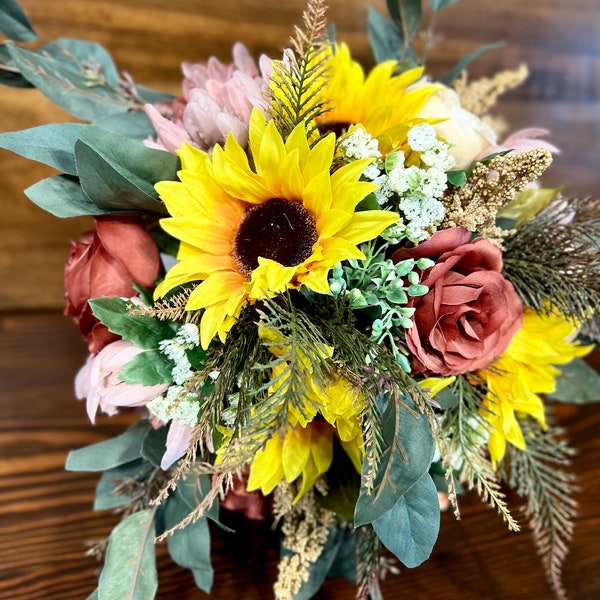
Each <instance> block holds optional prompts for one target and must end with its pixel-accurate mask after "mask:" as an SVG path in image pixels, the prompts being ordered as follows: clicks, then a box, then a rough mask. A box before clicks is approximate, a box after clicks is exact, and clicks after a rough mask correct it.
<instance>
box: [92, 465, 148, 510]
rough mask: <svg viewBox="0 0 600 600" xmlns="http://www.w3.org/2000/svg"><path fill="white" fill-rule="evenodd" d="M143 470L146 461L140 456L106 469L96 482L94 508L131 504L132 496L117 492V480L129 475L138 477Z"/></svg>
mask: <svg viewBox="0 0 600 600" xmlns="http://www.w3.org/2000/svg"><path fill="white" fill-rule="evenodd" d="M143 470H144V461H143V460H142V459H139V458H138V459H136V460H132V461H131V462H128V463H125V464H123V465H119V466H118V467H114V468H112V469H108V470H106V471H104V473H102V476H101V477H100V479H99V480H98V483H97V484H96V497H95V498H94V510H107V509H112V508H117V507H119V506H125V505H126V504H129V503H130V502H131V496H129V495H128V494H123V493H118V494H116V493H115V481H116V480H118V479H123V478H128V477H137V476H138V475H139V474H140V473H141V472H142V471H143Z"/></svg>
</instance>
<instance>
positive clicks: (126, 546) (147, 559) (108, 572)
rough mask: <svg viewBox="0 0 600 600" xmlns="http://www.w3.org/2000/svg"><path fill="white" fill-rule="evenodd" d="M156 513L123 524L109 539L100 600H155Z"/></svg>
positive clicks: (136, 515)
mask: <svg viewBox="0 0 600 600" xmlns="http://www.w3.org/2000/svg"><path fill="white" fill-rule="evenodd" d="M154 514H155V510H152V509H147V510H142V511H139V512H136V513H133V514H132V515H129V516H128V517H127V518H126V519H124V520H123V521H121V522H120V523H119V524H118V525H117V526H116V527H115V528H114V529H113V531H112V533H111V534H110V537H109V539H108V549H107V550H106V559H105V562H104V568H103V569H102V573H101V574H100V581H99V584H98V599H99V600H117V599H118V600H152V598H154V596H155V594H156V590H157V588H158V579H157V574H156V555H155V552H154V535H155V532H154Z"/></svg>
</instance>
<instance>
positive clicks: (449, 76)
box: [440, 42, 504, 85]
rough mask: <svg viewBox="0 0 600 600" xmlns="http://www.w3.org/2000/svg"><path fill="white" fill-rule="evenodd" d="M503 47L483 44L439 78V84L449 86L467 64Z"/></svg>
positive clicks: (496, 44)
mask: <svg viewBox="0 0 600 600" xmlns="http://www.w3.org/2000/svg"><path fill="white" fill-rule="evenodd" d="M503 45H504V42H494V43H493V44H485V45H484V46H481V48H478V49H477V50H475V51H474V52H471V53H470V54H467V55H466V56H463V58H461V59H460V60H459V61H458V62H457V63H456V65H455V66H454V67H453V68H452V69H450V71H448V72H447V73H446V74H445V75H443V76H442V77H440V81H441V83H443V84H444V85H450V84H451V83H452V82H453V81H454V80H455V79H456V78H457V77H458V76H459V75H460V74H461V73H462V72H463V71H464V70H465V68H466V67H467V65H468V64H469V63H471V62H472V61H474V60H475V59H476V58H479V57H480V56H481V55H482V54H485V53H486V52H489V51H490V50H495V49H496V48H500V47H501V46H503Z"/></svg>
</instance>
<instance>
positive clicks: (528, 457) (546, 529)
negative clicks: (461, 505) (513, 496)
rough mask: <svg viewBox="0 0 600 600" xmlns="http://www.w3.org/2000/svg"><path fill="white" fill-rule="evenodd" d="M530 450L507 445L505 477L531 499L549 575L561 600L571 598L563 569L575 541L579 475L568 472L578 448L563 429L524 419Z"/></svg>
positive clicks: (532, 521)
mask: <svg viewBox="0 0 600 600" xmlns="http://www.w3.org/2000/svg"><path fill="white" fill-rule="evenodd" d="M519 424H520V426H521V429H522V430H523V433H524V436H525V440H526V443H527V446H526V448H525V449H524V450H518V449H517V448H514V447H513V446H508V449H507V456H506V459H505V461H504V465H503V467H504V468H503V476H504V478H505V479H506V481H507V483H508V485H510V486H511V487H512V488H514V489H515V491H516V492H517V493H518V494H519V495H521V496H524V497H525V498H526V499H527V504H526V507H525V517H526V518H528V519H529V524H530V526H531V529H532V531H533V540H534V542H535V545H536V548H537V551H538V554H539V556H540V558H541V561H542V565H543V567H544V571H545V573H546V577H547V578H548V581H549V583H550V585H551V586H552V588H553V590H554V592H555V594H556V596H557V598H558V599H559V600H566V597H567V596H566V593H565V590H564V587H563V584H562V566H563V563H564V560H565V557H566V555H567V554H568V551H569V543H570V541H571V539H572V537H573V529H574V520H575V517H576V516H577V503H576V501H575V500H574V499H573V494H574V493H575V492H576V491H577V486H576V485H575V484H574V479H575V478H574V475H572V474H571V473H567V472H565V471H564V470H563V468H564V467H565V466H568V465H569V464H570V459H571V457H572V456H573V455H574V453H575V452H574V450H573V449H572V448H570V447H569V446H568V444H567V442H566V440H564V439H560V436H561V435H562V433H563V432H562V430H560V429H558V428H554V429H548V430H547V431H544V430H542V428H541V426H540V424H539V423H538V422H537V421H535V420H534V419H531V418H520V419H519Z"/></svg>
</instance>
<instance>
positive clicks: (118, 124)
mask: <svg viewBox="0 0 600 600" xmlns="http://www.w3.org/2000/svg"><path fill="white" fill-rule="evenodd" d="M93 124H94V125H95V126H96V127H100V128H101V129H106V130H107V131H112V132H113V133H118V134H119V135H122V136H125V137H126V138H129V139H131V140H136V141H138V142H142V141H143V140H145V139H146V138H147V137H148V136H154V137H155V136H156V131H155V130H154V127H152V123H151V122H150V119H149V118H148V117H147V116H146V113H143V112H126V113H117V114H114V115H109V116H108V117H103V118H101V119H97V120H95V121H94V122H93Z"/></svg>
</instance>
